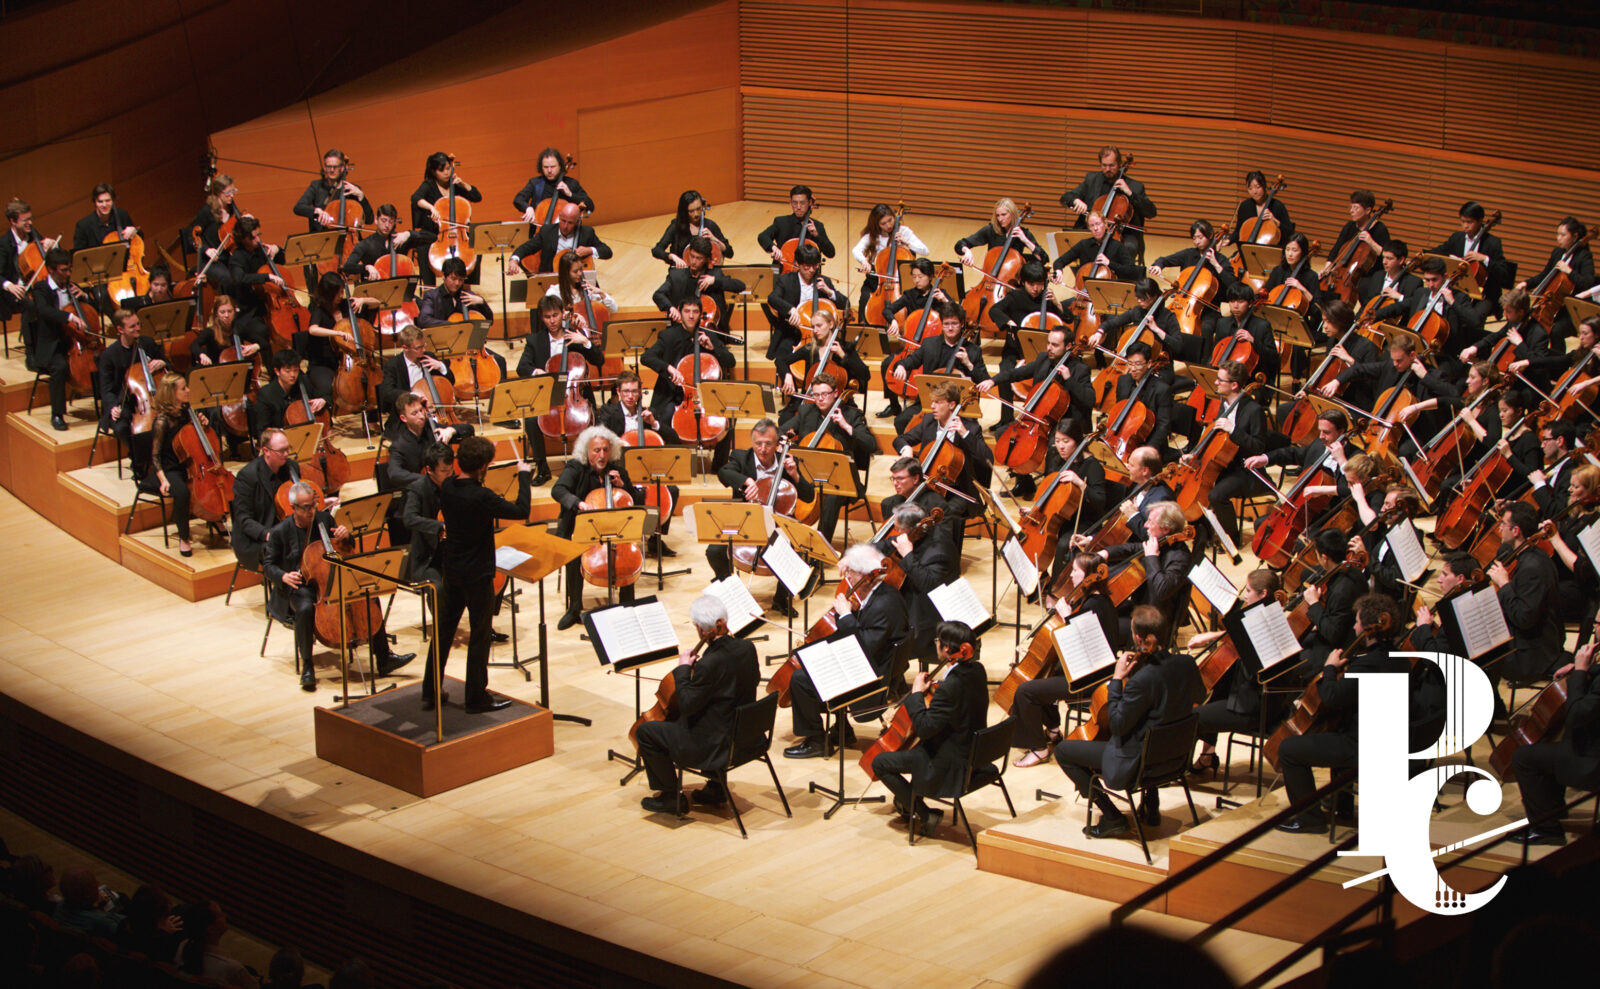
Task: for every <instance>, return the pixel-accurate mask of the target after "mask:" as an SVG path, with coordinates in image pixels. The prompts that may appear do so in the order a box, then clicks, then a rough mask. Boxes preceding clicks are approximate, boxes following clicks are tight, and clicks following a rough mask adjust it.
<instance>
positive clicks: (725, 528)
mask: <svg viewBox="0 0 1600 989" xmlns="http://www.w3.org/2000/svg"><path fill="white" fill-rule="evenodd" d="M688 517H689V518H690V519H691V520H692V521H693V523H694V538H695V542H697V543H700V544H701V545H703V546H710V545H712V544H713V543H717V544H721V545H722V546H723V547H724V548H725V549H726V550H727V551H728V569H729V572H730V573H731V572H733V548H734V547H735V546H761V545H765V543H766V542H767V539H768V537H769V536H770V535H771V533H772V522H771V518H772V513H771V512H770V511H768V509H767V506H765V505H759V504H755V503H753V502H748V501H697V502H695V503H694V505H693V507H692V508H691V510H690V511H689V513H688Z"/></svg>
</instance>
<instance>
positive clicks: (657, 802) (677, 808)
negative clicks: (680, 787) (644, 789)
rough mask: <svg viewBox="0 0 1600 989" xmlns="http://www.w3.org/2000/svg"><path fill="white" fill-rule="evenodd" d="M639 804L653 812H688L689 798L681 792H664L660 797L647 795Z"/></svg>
mask: <svg viewBox="0 0 1600 989" xmlns="http://www.w3.org/2000/svg"><path fill="white" fill-rule="evenodd" d="M639 806H640V807H643V808H644V809H645V810H647V811H649V812H650V813H652V814H687V813H688V812H689V798H688V797H685V796H684V795H683V794H681V793H663V794H662V795H661V796H659V797H645V798H644V799H643V800H641V801H639Z"/></svg>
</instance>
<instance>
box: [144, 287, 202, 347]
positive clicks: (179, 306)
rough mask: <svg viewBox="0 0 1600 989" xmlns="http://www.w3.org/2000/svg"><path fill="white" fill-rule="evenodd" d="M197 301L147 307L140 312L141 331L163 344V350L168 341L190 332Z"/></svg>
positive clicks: (182, 301) (180, 301)
mask: <svg viewBox="0 0 1600 989" xmlns="http://www.w3.org/2000/svg"><path fill="white" fill-rule="evenodd" d="M194 310H195V301H194V300H193V299H179V300H178V301H176V302H158V303H156V304H155V305H153V306H145V307H144V308H143V309H140V310H139V313H138V316H139V330H140V332H141V333H143V334H144V335H145V336H147V337H149V338H150V339H151V340H154V341H155V342H156V343H158V344H162V345H163V347H162V350H165V349H166V347H165V346H164V345H165V344H166V342H167V341H168V340H171V339H172V338H174V337H180V336H183V335H184V334H185V333H187V332H188V330H189V325H190V324H191V323H193V322H194Z"/></svg>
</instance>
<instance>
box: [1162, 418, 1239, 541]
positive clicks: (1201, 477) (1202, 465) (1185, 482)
mask: <svg viewBox="0 0 1600 989" xmlns="http://www.w3.org/2000/svg"><path fill="white" fill-rule="evenodd" d="M1238 453H1239V447H1238V444H1236V443H1234V442H1233V434H1232V433H1229V432H1227V431H1226V430H1222V429H1218V428H1217V425H1216V423H1215V422H1213V423H1212V424H1211V425H1209V426H1207V427H1206V429H1205V432H1203V433H1201V434H1200V438H1199V439H1197V440H1195V443H1194V447H1193V449H1192V450H1191V451H1190V453H1188V454H1185V457H1186V458H1188V459H1187V462H1185V463H1181V464H1179V466H1178V482H1177V483H1176V484H1174V485H1173V488H1172V490H1173V492H1174V496H1173V501H1175V502H1177V504H1178V507H1179V508H1181V509H1183V517H1184V518H1186V519H1188V520H1189V521H1191V522H1194V521H1196V520H1198V519H1199V518H1200V516H1201V515H1202V514H1204V512H1205V510H1206V508H1207V506H1208V505H1209V504H1210V498H1211V487H1212V485H1214V484H1216V483H1217V478H1218V476H1220V475H1221V474H1222V470H1223V468H1225V467H1227V466H1228V465H1229V464H1231V463H1233V458H1234V457H1235V456H1237V455H1238Z"/></svg>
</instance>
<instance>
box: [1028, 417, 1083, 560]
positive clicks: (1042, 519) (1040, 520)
mask: <svg viewBox="0 0 1600 989" xmlns="http://www.w3.org/2000/svg"><path fill="white" fill-rule="evenodd" d="M1099 435H1100V434H1099V433H1098V432H1094V433H1090V434H1089V435H1088V436H1085V437H1084V438H1083V442H1081V443H1079V444H1078V445H1077V446H1075V447H1073V449H1072V456H1070V457H1068V458H1067V459H1066V460H1065V461H1063V462H1062V464H1061V469H1060V470H1058V471H1056V473H1055V476H1053V477H1051V478H1050V483H1049V484H1048V485H1046V486H1045V489H1044V490H1043V491H1041V492H1040V493H1039V496H1038V497H1037V498H1035V499H1034V501H1033V504H1032V505H1030V506H1029V507H1028V508H1026V509H1024V510H1023V512H1022V514H1021V515H1020V516H1018V517H1017V526H1018V531H1017V542H1018V543H1019V544H1020V545H1021V546H1022V551H1023V552H1024V553H1026V554H1027V556H1028V559H1030V560H1032V561H1033V565H1034V566H1036V567H1037V566H1040V564H1041V561H1043V560H1045V559H1047V558H1048V557H1049V556H1050V554H1051V553H1053V552H1054V550H1055V546H1056V540H1057V537H1058V536H1059V534H1060V532H1061V525H1062V522H1063V521H1064V520H1065V519H1066V517H1067V516H1068V515H1071V514H1074V513H1075V512H1077V511H1078V509H1079V507H1081V506H1082V504H1083V489H1082V488H1080V487H1078V486H1077V485H1076V484H1073V483H1072V482H1071V481H1064V480H1062V478H1061V475H1062V474H1064V473H1066V472H1067V471H1069V470H1072V468H1073V466H1074V465H1075V464H1076V463H1077V462H1078V455H1079V454H1081V453H1083V451H1084V450H1086V449H1088V447H1089V443H1090V442H1091V441H1093V440H1094V439H1095V438H1096V437H1098V436H1099Z"/></svg>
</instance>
